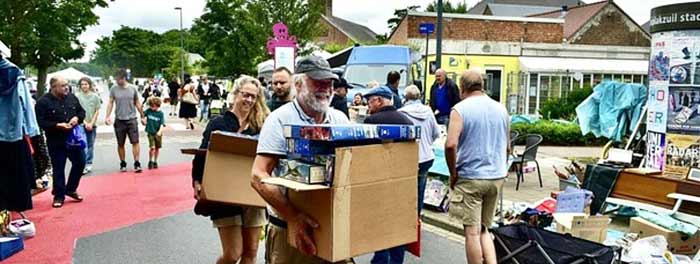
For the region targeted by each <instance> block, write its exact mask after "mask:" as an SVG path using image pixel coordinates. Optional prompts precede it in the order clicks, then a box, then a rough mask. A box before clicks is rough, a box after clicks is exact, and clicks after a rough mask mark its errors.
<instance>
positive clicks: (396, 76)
mask: <svg viewBox="0 0 700 264" xmlns="http://www.w3.org/2000/svg"><path fill="white" fill-rule="evenodd" d="M400 80H401V74H400V73H399V72H397V71H390V72H389V73H388V74H387V75H386V87H388V88H389V90H391V94H392V100H393V103H394V107H395V108H396V109H399V108H401V107H402V106H403V101H402V100H401V95H400V94H399V81H400Z"/></svg>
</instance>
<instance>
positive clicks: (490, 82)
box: [485, 70, 502, 102]
mask: <svg viewBox="0 0 700 264" xmlns="http://www.w3.org/2000/svg"><path fill="white" fill-rule="evenodd" d="M501 72H502V70H486V80H485V82H486V84H485V86H486V87H485V88H486V94H488V95H489V96H490V97H491V99H493V100H496V101H498V102H500V101H501Z"/></svg>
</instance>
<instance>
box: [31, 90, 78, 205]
mask: <svg viewBox="0 0 700 264" xmlns="http://www.w3.org/2000/svg"><path fill="white" fill-rule="evenodd" d="M49 84H50V86H51V90H50V92H49V93H47V94H45V95H43V96H42V97H41V98H39V101H37V102H36V106H35V108H36V115H37V122H38V123H39V127H41V129H43V130H44V131H45V132H46V141H47V146H48V149H49V156H50V157H51V165H52V167H53V191H52V193H53V197H54V198H53V207H54V208H59V207H62V206H63V202H64V200H65V196H68V197H70V198H73V199H74V200H76V201H78V202H81V201H82V200H83V197H82V196H80V195H79V194H78V192H77V190H78V185H79V184H80V177H81V176H82V175H83V169H84V168H85V150H84V149H83V148H79V147H69V146H67V144H66V141H67V140H68V136H69V135H70V134H71V131H72V130H73V128H74V127H76V126H78V125H80V124H82V123H83V119H85V110H83V108H82V107H81V106H80V102H79V101H78V98H77V97H75V95H73V94H70V93H68V84H67V83H66V80H65V79H64V78H63V77H61V76H55V77H53V78H51V81H50V82H49ZM66 159H68V160H70V162H71V164H72V165H71V170H70V175H69V178H68V184H67V185H66V182H65V178H66V175H65V168H66Z"/></svg>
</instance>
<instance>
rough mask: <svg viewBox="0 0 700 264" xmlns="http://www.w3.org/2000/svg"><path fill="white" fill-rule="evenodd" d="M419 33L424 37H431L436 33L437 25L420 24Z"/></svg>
mask: <svg viewBox="0 0 700 264" xmlns="http://www.w3.org/2000/svg"><path fill="white" fill-rule="evenodd" d="M418 31H419V32H420V33H421V34H424V35H430V34H432V33H433V32H435V24H433V23H420V25H419V26H418Z"/></svg>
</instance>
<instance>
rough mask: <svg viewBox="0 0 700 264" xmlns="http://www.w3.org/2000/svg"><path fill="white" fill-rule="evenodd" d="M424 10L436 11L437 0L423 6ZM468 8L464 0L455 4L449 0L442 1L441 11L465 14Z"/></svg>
mask: <svg viewBox="0 0 700 264" xmlns="http://www.w3.org/2000/svg"><path fill="white" fill-rule="evenodd" d="M425 11H426V12H437V1H435V0H433V2H432V3H430V4H428V6H427V7H426V8H425ZM467 11H469V9H468V8H467V3H466V2H461V3H458V4H457V5H452V3H450V1H443V2H442V12H443V13H456V14H466V13H467Z"/></svg>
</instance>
